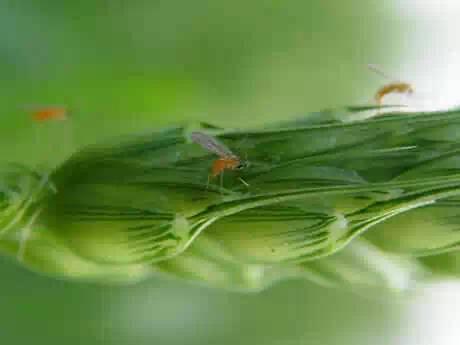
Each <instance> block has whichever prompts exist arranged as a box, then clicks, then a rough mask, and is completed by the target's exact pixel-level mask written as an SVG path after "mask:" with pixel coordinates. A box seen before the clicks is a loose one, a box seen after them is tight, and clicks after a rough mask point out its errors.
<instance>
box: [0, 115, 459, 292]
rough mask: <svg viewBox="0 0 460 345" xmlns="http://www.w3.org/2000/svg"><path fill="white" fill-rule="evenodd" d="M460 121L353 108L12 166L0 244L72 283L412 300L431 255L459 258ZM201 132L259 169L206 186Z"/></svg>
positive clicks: (146, 139) (184, 132)
mask: <svg viewBox="0 0 460 345" xmlns="http://www.w3.org/2000/svg"><path fill="white" fill-rule="evenodd" d="M459 125H460V112H459V111H456V110H452V111H449V112H437V113H398V112H393V113H388V114H381V109H374V108H372V107H357V108H343V109H336V110H327V111H324V112H323V113H322V112H318V113H315V114H312V115H311V116H308V115H307V116H305V117H304V118H303V119H302V120H299V121H293V122H284V123H282V124H279V125H278V126H277V125H276V124H274V125H270V126H267V127H264V128H261V129H253V130H246V131H241V130H239V131H235V130H225V129H220V128H217V127H213V126H210V125H206V126H204V127H203V125H198V126H188V127H177V128H172V129H166V130H163V131H158V132H154V133H151V134H148V135H141V136H132V137H129V138H123V139H118V140H117V139H114V140H112V141H111V142H110V143H106V144H99V145H92V146H89V147H88V148H86V149H83V150H81V151H79V152H77V153H75V154H74V155H72V156H71V157H70V158H69V159H67V160H65V161H64V162H63V163H62V164H61V165H60V166H58V167H57V168H55V169H53V170H51V171H50V172H48V173H37V172H34V171H31V170H29V169H27V168H25V167H19V166H16V167H15V169H16V170H14V169H12V168H10V169H9V170H8V169H7V170H5V171H6V172H5V173H4V178H3V179H4V181H5V182H4V185H5V187H4V191H5V192H4V193H3V194H2V196H3V202H2V204H3V208H2V210H3V211H2V214H1V215H2V218H1V220H2V230H1V234H2V248H3V250H4V252H5V253H8V254H10V255H15V256H16V257H17V258H18V259H19V260H20V261H21V262H23V264H25V265H26V266H28V267H30V268H32V269H35V270H37V271H41V272H44V273H48V274H54V275H58V276H63V277H68V278H74V279H85V280H99V281H136V280H139V279H142V278H144V277H148V276H151V275H155V274H160V275H161V274H165V273H166V274H169V275H174V276H178V277H182V278H186V279H190V280H196V281H198V282H201V283H204V284H209V285H213V286H220V287H223V288H230V289H233V288H234V289H242V290H248V291H251V290H260V289H262V288H264V287H266V286H269V285H270V284H272V283H273V282H275V281H278V280H281V279H285V278H293V277H304V278H307V279H311V280H313V281H316V282H318V283H320V284H324V285H329V286H330V285H334V284H335V283H336V282H342V283H347V284H350V285H357V286H359V285H361V286H373V285H374V286H383V285H386V286H388V287H390V288H397V289H405V288H407V287H408V285H411V284H409V283H408V282H409V281H411V280H412V279H413V277H414V276H417V277H418V278H419V279H423V277H428V276H429V275H430V274H431V273H433V272H430V270H429V269H427V267H429V265H426V264H424V263H422V262H421V261H419V257H421V256H424V257H425V256H429V255H434V254H439V253H443V252H450V251H452V250H455V249H456V248H457V243H458V241H459V235H458V234H457V232H456V231H453V230H454V229H455V228H456V224H457V220H458V216H457V212H456V211H455V209H456V208H455V205H456V200H457V198H458V195H459V193H460V173H459V172H460V171H459V169H458V163H459V162H460V161H459V159H458V153H459V152H460V151H459V150H458V147H459V142H458V139H459V138H458V135H456V134H455V133H456V132H459V131H457V128H458V126H459ZM196 130H200V131H202V132H203V133H207V134H208V135H212V136H215V137H216V138H218V139H219V140H221V141H222V142H223V143H224V144H225V145H226V146H228V147H229V148H230V149H231V150H232V151H233V152H234V153H235V155H237V156H239V157H240V159H241V160H242V161H247V162H248V165H247V166H245V167H244V169H242V170H239V171H228V170H226V171H224V174H223V175H222V177H223V178H222V179H221V180H219V179H218V178H217V179H211V180H209V169H210V166H211V165H212V163H213V161H214V160H215V159H217V157H216V156H215V155H214V154H213V153H211V152H208V151H206V150H205V149H203V148H202V147H201V146H200V145H197V144H196V143H194V142H193V141H192V140H191V138H190V134H191V133H192V132H193V131H196ZM242 181H244V183H243V182H242ZM356 253H360V254H358V255H357V254H356ZM360 260H361V261H360ZM362 260H364V261H362ZM382 282H384V283H382Z"/></svg>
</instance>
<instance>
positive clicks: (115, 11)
mask: <svg viewBox="0 0 460 345" xmlns="http://www.w3.org/2000/svg"><path fill="white" fill-rule="evenodd" d="M436 4H438V5H436ZM441 4H444V2H437V1H436V0H433V1H429V0H426V1H419V2H417V1H415V0H412V1H411V0H407V1H404V0H400V1H398V0H393V1H381V0H380V1H376V0H371V1H359V0H345V1H324V0H311V1H300V0H288V1H264V2H259V1H258V2H248V1H242V0H234V1H226V2H224V1H209V0H199V1H193V2H186V1H175V0H173V1H147V0H139V1H127V0H103V1H97V2H96V1H89V0H80V1H52V0H36V1H32V0H29V1H14V0H3V1H0V75H1V78H0V86H1V90H2V91H1V92H0V104H1V106H0V107H1V108H0V109H1V112H0V134H1V136H0V140H1V145H0V161H1V162H7V161H15V162H24V163H27V164H29V165H31V166H51V165H55V164H58V163H59V162H60V161H62V160H63V159H65V157H67V156H68V155H69V154H70V153H71V152H72V151H74V150H76V149H78V148H79V147H81V146H83V145H86V144H89V143H93V142H98V141H103V140H105V139H106V138H108V137H113V136H117V135H125V134H130V133H137V132H148V131H150V130H153V129H156V128H160V127H164V126H167V125H172V124H177V123H193V122H196V121H208V122H211V123H214V124H216V125H222V126H228V127H235V128H243V127H249V126H255V125H258V124H263V123H266V122H268V121H276V120H283V119H288V118H294V117H299V116H302V115H304V114H306V113H307V112H309V111H315V110H319V109H322V108H325V107H332V106H338V105H344V104H345V105H349V104H358V103H359V104H363V103H369V102H371V101H372V96H373V93H374V91H375V89H376V88H377V87H379V86H381V85H382V83H384V82H385V80H383V79H382V78H381V77H379V76H377V75H375V74H372V73H371V72H369V71H368V70H367V69H366V64H367V63H377V64H379V65H381V66H382V67H383V68H384V69H385V70H386V71H388V73H389V74H392V75H395V76H396V77H397V78H406V79H407V78H410V81H412V82H414V83H415V85H417V86H421V89H422V91H421V92H420V93H419V94H422V95H424V97H423V99H424V100H425V103H423V105H426V106H430V107H432V108H433V107H443V106H447V105H449V104H451V103H455V102H457V101H458V97H459V96H457V95H456V94H455V92H453V93H449V94H448V96H447V91H446V90H448V89H449V90H451V89H453V86H454V85H457V84H452V83H455V82H456V80H457V79H456V77H455V73H457V75H458V68H457V69H455V70H452V69H449V61H454V60H453V59H455V58H456V57H457V56H458V55H457V54H458V52H459V51H460V43H456V42H454V41H453V40H452V39H451V38H452V37H453V36H452V35H454V34H455V32H456V29H460V28H459V27H458V25H457V21H456V18H458V14H460V7H459V6H457V5H455V1H446V2H445V7H443V5H441ZM447 5H448V6H447ZM430 6H432V7H430ZM438 7H442V10H441V11H439V13H437V12H436V13H435V14H433V11H434V10H433V9H437V8H438ZM455 11H456V12H455ZM455 13H457V15H455ZM446 23H447V24H446ZM449 25H450V26H449ZM452 28H453V31H452ZM458 32H460V30H458V31H457V33H458ZM449 35H450V36H449ZM446 61H447V62H446ZM430 72H432V73H430ZM458 80H460V78H458ZM457 90H458V89H457ZM437 92H438V93H437ZM426 95H429V97H426ZM439 95H442V97H441V96H439ZM455 97H456V98H455ZM427 98H428V99H429V100H430V101H429V102H427V101H426V100H427ZM419 100H420V99H419ZM440 100H441V101H440ZM449 102H450V103H449ZM46 105H64V106H67V107H68V108H69V109H70V112H71V119H70V121H67V122H65V123H49V124H36V123H33V122H32V121H31V117H30V113H29V112H28V110H30V109H34V107H35V108H36V107H40V106H46ZM0 272H1V274H2V277H3V279H2V284H1V285H0V310H1V312H0V343H1V344H20V345H22V344H30V343H34V344H37V345H39V344H48V345H50V344H61V343H63V342H65V343H66V344H67V345H72V344H87V345H92V344H138V345H142V344H382V345H383V344H394V343H396V344H397V343H400V342H401V341H402V340H401V339H403V340H404V341H403V342H402V343H404V344H412V343H414V344H425V343H423V342H415V341H416V340H417V339H418V338H417V334H418V333H417V332H416V333H415V337H414V336H412V335H413V333H411V332H410V331H409V330H410V329H412V328H413V327H417V326H416V323H411V322H412V321H411V320H412V319H411V316H410V315H411V312H410V310H413V308H412V307H410V306H408V303H409V304H410V303H414V302H413V301H412V302H407V301H405V300H404V299H402V300H401V298H398V299H397V300H396V301H395V299H394V297H385V296H383V297H382V298H381V299H374V298H373V299H369V298H364V297H358V295H357V294H353V293H352V292H346V291H339V290H325V289H322V288H318V287H316V286H313V285H311V284H309V283H307V282H301V281H293V282H284V283H281V284H278V285H276V286H274V287H273V288H271V289H269V290H267V291H264V292H262V293H260V294H249V295H245V294H237V293H231V292H226V291H218V290H212V289H208V288H204V287H199V286H195V285H191V284H188V283H184V282H182V281H174V280H171V281H164V280H161V281H160V280H155V279H151V280H150V281H146V282H143V283H140V284H138V285H131V286H100V285H95V284H83V283H74V282H67V281H60V280H56V279H55V278H49V277H42V276H39V275H37V274H35V273H31V272H28V271H26V270H25V269H23V268H21V267H19V266H18V265H17V264H16V263H14V262H10V261H9V260H6V259H1V262H0ZM455 288H456V289H458V286H457V285H455ZM436 291H438V290H436ZM449 291H450V290H449ZM435 293H437V292H435ZM417 303H418V302H417ZM422 303H423V302H422ZM459 303H460V301H459ZM410 305H412V304H410ZM411 308H412V309H411ZM408 310H409V311H408ZM414 325H415V326H414ZM449 339H454V338H449ZM456 339H457V338H456ZM454 340H455V339H454ZM457 340H458V339H457ZM447 343H448V342H447ZM447 343H446V342H442V343H439V344H443V345H445V344H447ZM454 343H455V342H452V344H454ZM426 344H431V345H433V344H438V343H437V342H429V343H428V342H427V343H426ZM448 344H450V343H448Z"/></svg>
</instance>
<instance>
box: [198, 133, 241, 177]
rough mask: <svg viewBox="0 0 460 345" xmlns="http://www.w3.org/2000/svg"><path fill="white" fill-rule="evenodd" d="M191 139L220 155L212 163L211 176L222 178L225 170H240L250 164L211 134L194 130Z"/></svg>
mask: <svg viewBox="0 0 460 345" xmlns="http://www.w3.org/2000/svg"><path fill="white" fill-rule="evenodd" d="M191 139H192V141H194V142H195V143H197V144H199V145H201V147H203V148H205V149H206V150H208V151H210V152H213V153H215V154H216V155H218V156H219V157H220V158H218V159H216V160H215V161H214V163H213V164H212V167H211V174H210V177H211V178H214V177H217V176H219V175H220V176H221V179H222V177H223V174H224V171H225V170H239V169H243V168H246V167H247V166H248V162H245V161H242V160H241V159H240V158H239V157H238V156H237V155H235V154H234V153H233V152H232V151H231V150H230V149H229V148H228V147H227V146H225V145H224V144H222V143H221V142H220V141H218V140H217V139H216V138H214V137H212V136H210V135H207V134H204V133H201V132H193V133H192V134H191ZM240 180H241V181H242V182H243V183H244V184H245V185H246V186H247V185H248V184H247V183H246V182H245V181H244V180H243V179H241V178H240Z"/></svg>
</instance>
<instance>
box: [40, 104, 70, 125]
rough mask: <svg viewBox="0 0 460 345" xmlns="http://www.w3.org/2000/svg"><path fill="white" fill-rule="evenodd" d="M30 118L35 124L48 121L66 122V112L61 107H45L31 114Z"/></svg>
mask: <svg viewBox="0 0 460 345" xmlns="http://www.w3.org/2000/svg"><path fill="white" fill-rule="evenodd" d="M32 118H33V119H34V120H35V121H37V122H44V121H49V120H66V119H67V110H66V109H65V108H63V107H46V108H42V109H39V110H36V111H33V112H32Z"/></svg>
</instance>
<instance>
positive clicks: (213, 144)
mask: <svg viewBox="0 0 460 345" xmlns="http://www.w3.org/2000/svg"><path fill="white" fill-rule="evenodd" d="M190 137H191V139H192V141H193V142H195V143H197V144H199V145H201V146H202V147H203V148H205V149H206V150H208V151H211V152H213V153H215V154H216V155H218V156H220V157H235V154H234V153H233V152H232V151H230V149H229V148H228V147H227V146H225V145H224V144H222V143H221V142H220V141H218V140H217V139H216V138H214V137H212V136H210V135H207V134H204V133H201V132H193V133H192V134H191V136H190Z"/></svg>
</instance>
